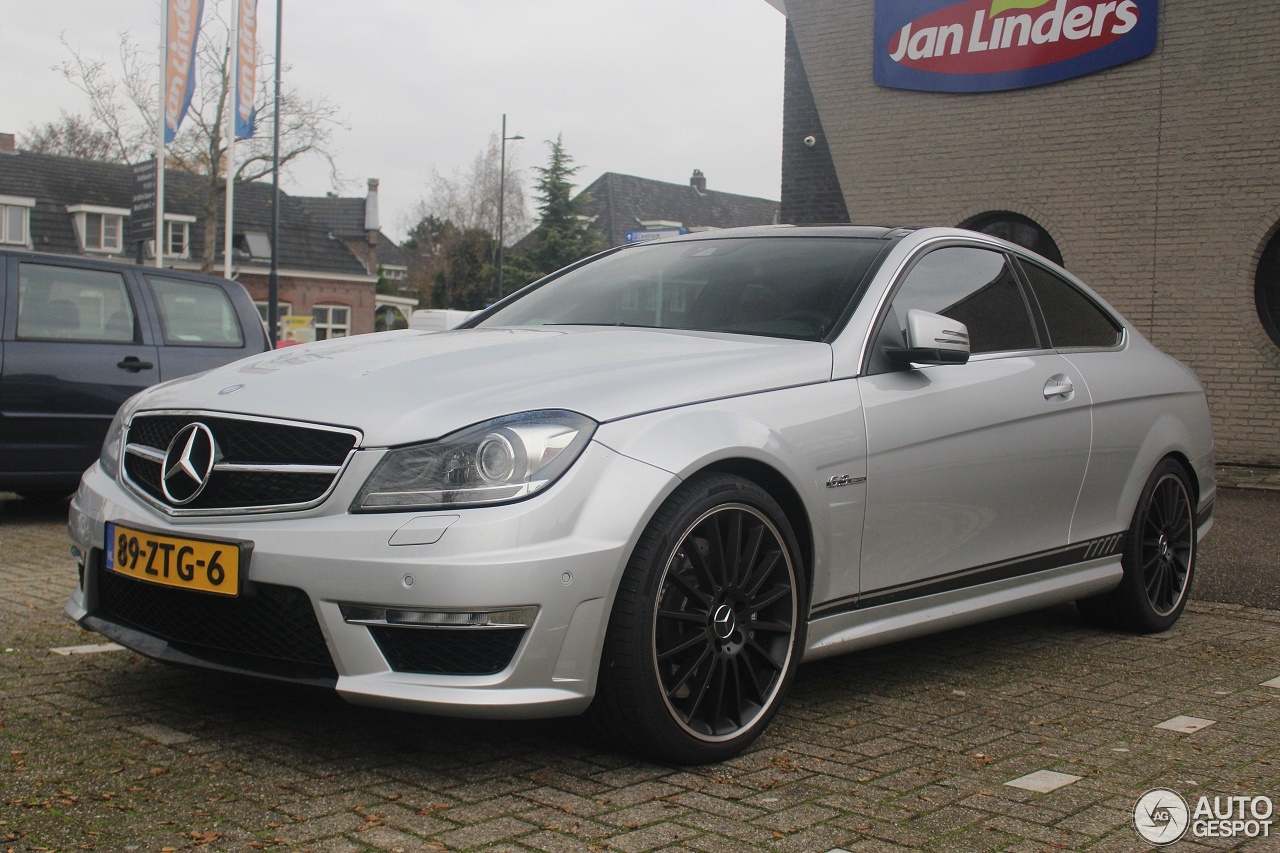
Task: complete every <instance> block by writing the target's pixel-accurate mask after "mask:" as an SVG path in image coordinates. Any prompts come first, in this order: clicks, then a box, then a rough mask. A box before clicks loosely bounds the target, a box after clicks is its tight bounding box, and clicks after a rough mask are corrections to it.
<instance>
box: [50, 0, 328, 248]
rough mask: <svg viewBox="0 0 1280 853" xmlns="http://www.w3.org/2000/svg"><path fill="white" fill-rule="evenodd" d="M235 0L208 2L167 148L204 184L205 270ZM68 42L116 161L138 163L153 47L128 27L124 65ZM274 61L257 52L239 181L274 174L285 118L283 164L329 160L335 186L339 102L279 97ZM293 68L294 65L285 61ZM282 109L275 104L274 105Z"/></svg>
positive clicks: (147, 143) (221, 186)
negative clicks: (250, 125)
mask: <svg viewBox="0 0 1280 853" xmlns="http://www.w3.org/2000/svg"><path fill="white" fill-rule="evenodd" d="M230 6H231V4H230V3H226V2H223V1H222V0H212V2H210V3H207V4H206V5H205V15H204V21H203V23H202V25H201V28H200V40H199V47H198V50H197V56H196V67H195V71H194V73H195V74H196V88H195V94H194V96H193V97H192V99H191V107H190V109H189V111H188V112H187V117H186V119H185V120H184V123H183V126H182V128H181V130H179V132H178V135H177V137H176V138H175V139H174V141H173V142H172V143H170V144H169V145H168V146H167V148H166V151H167V153H166V155H165V156H166V165H168V166H171V167H173V168H176V169H180V170H182V171H184V172H187V173H189V174H191V175H194V176H196V178H197V183H198V185H199V187H200V192H199V204H200V210H199V216H200V222H201V227H202V229H203V237H204V252H203V254H202V256H201V259H200V261H201V268H202V269H203V270H205V271H206V272H208V271H210V270H212V269H213V266H214V260H215V256H216V252H217V247H218V239H217V234H218V204H219V202H220V201H221V200H222V196H223V194H224V193H225V182H226V171H225V170H226V165H227V163H226V159H227V157H226V155H227V138H226V116H227V110H229V109H231V92H230V91H229V89H228V86H227V69H228V67H229V66H230V65H231V63H232V62H233V61H234V60H233V53H232V47H233V45H232V44H231V26H230V23H229V14H230ZM62 43H63V45H64V46H65V47H66V48H67V50H68V52H69V53H70V54H71V58H70V59H68V60H66V61H65V62H63V63H62V65H61V70H62V73H63V75H64V76H65V77H66V78H67V80H68V81H69V82H70V83H71V84H72V85H73V86H75V87H76V88H77V89H79V90H80V91H82V92H84V93H85V95H87V96H88V98H89V105H90V115H91V116H92V118H93V121H94V124H95V125H96V127H97V129H98V130H100V132H102V133H105V134H106V135H107V136H108V137H109V138H110V140H111V145H112V148H113V150H114V151H115V155H116V157H117V158H118V159H120V160H123V161H125V162H131V163H136V162H138V161H140V160H142V159H144V158H146V157H150V156H151V154H152V152H153V151H154V150H155V136H156V131H155V126H156V125H155V116H156V100H157V99H156V93H157V89H158V86H159V81H158V79H157V77H158V70H157V58H156V56H155V52H154V51H148V50H143V49H142V48H141V47H140V45H139V44H138V42H136V41H135V40H134V39H133V38H132V37H131V36H130V34H129V33H127V32H125V33H121V35H120V55H119V68H118V69H112V68H109V67H108V63H107V62H106V61H105V60H101V59H96V58H93V57H88V56H85V55H84V54H83V53H81V52H79V51H77V50H75V49H74V48H72V47H71V45H70V44H68V43H67V39H66V35H65V34H64V35H63V37H62ZM274 71H275V68H274V62H273V61H271V60H270V58H269V57H267V56H266V54H265V53H264V52H262V51H261V50H260V51H259V52H258V71H257V79H258V80H259V81H260V84H259V91H258V93H257V94H256V97H255V103H258V104H260V105H261V107H260V108H259V111H258V126H257V131H258V132H257V135H256V136H255V137H254V138H253V139H248V140H240V141H239V142H238V143H237V146H236V159H237V160H238V161H239V162H238V164H237V166H236V175H235V177H236V180H237V181H240V182H244V181H253V180H257V179H259V178H262V177H265V176H266V175H268V174H270V173H271V134H272V125H273V123H274V122H275V121H276V120H277V116H278V117H279V122H280V164H281V166H282V167H284V166H287V164H289V163H291V162H292V161H294V160H296V159H298V158H299V157H303V156H305V155H315V156H319V157H321V158H323V159H324V160H325V161H326V162H327V163H328V165H329V170H330V175H331V178H332V180H333V182H334V184H335V185H336V184H339V183H340V182H341V178H340V176H339V174H338V170H337V167H336V166H335V164H334V161H333V156H332V154H331V153H330V151H329V143H330V140H331V138H332V133H333V129H334V128H335V127H345V126H346V125H344V124H343V122H342V120H341V117H340V113H339V109H338V107H337V105H335V104H333V103H332V102H330V101H329V100H328V98H325V97H320V98H318V99H312V98H307V97H305V96H304V95H302V94H300V93H299V92H298V91H297V90H296V89H293V88H290V87H287V86H284V87H282V91H281V97H280V103H279V105H277V104H275V103H274V102H273V100H272V95H273V94H274V87H275V82H274ZM285 71H288V66H285ZM277 106H278V107H279V109H278V110H277V109H276V107H277Z"/></svg>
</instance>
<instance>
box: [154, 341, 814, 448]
mask: <svg viewBox="0 0 1280 853" xmlns="http://www.w3.org/2000/svg"><path fill="white" fill-rule="evenodd" d="M830 378H831V348H830V347H829V346H827V345H826V344H823V343H814V342H809V341H792V340H782V339H777V338H760V337H745V336H742V335H728V334H718V333H701V332H682V331H670V330H658V329H627V328H614V327H609V328H601V327H584V328H567V327H557V328H547V327H539V328H510V329H460V330H456V331H450V332H419V331H412V330H405V331H400V332H383V333H379V334H374V335H360V336H356V337H350V338H342V339H338V340H332V341H324V342H321V343H316V344H306V345H302V346H296V347H289V348H286V349H282V350H277V351H275V352H270V353H264V354H262V355H259V356H252V357H250V358H246V359H243V360H241V361H238V362H235V363H234V364H230V365H227V366H226V367H221V368H217V369H215V370H211V371H208V372H206V373H202V374H199V375H196V376H190V377H185V378H183V379H178V380H175V381H174V382H170V383H166V384H164V385H160V386H157V387H156V388H154V389H153V390H152V391H151V392H149V393H147V394H146V395H144V397H143V398H142V399H141V400H139V403H138V407H137V409H138V410H148V409H202V410H208V411H224V412H239V413H245V414H252V415H258V416H263V417H273V418H285V419H289V420H301V421H310V422H316V423H326V424H335V425H341V426H349V427H354V428H356V429H359V430H361V431H362V432H363V433H364V441H363V444H364V446H367V447H378V446H387V445H397V444H407V443H411V442H415V441H423V440H427V439H432V438H438V437H440V436H442V435H446V434H448V433H450V432H453V431H454V430H456V429H459V428H461V427H464V426H468V425H470V424H474V423H478V422H480V421H484V420H488V419H489V418H494V417H500V416H502V415H509V414H513V413H516V412H525V411H531V410H534V409H567V410H570V411H575V412H579V413H581V414H584V415H587V416H588V417H590V418H593V419H595V420H597V421H601V422H604V421H610V420H615V419H618V418H624V417H627V416H629V415H635V414H639V413H641V412H650V411H656V410H659V409H667V408H671V407H674V406H683V405H688V404H691V403H698V402H702V401H705V400H714V399H718V398H723V397H733V396H738V395H741V394H750V393H755V392H759V391H766V390H769V389H773V388H785V387H789V386H793V385H804V384H810V383H814V382H824V381H827V380H829V379H830Z"/></svg>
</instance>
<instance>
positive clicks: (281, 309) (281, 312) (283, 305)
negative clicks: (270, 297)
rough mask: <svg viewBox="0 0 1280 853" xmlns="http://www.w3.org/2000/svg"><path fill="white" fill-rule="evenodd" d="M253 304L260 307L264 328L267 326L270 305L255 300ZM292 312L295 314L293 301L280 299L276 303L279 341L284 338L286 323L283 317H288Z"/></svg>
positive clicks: (259, 313)
mask: <svg viewBox="0 0 1280 853" xmlns="http://www.w3.org/2000/svg"><path fill="white" fill-rule="evenodd" d="M253 304H254V307H256V308H257V309H258V316H259V317H261V318H262V328H264V329H265V328H267V309H268V308H269V307H270V306H269V305H268V304H267V303H266V302H257V301H255V302H254V303H253ZM291 314H293V303H292V302H283V301H280V302H277V303H276V340H277V341H282V340H284V323H283V321H282V320H281V318H282V317H287V316H289V315H291Z"/></svg>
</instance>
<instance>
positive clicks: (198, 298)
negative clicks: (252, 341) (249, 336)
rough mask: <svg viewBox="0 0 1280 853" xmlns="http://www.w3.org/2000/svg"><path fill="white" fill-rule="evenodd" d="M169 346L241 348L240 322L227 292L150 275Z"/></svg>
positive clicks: (151, 286) (242, 343)
mask: <svg viewBox="0 0 1280 853" xmlns="http://www.w3.org/2000/svg"><path fill="white" fill-rule="evenodd" d="M146 279H147V285H148V286H150V288H151V295H152V297H154V298H155V302H156V308H157V310H158V311H159V313H160V328H161V329H162V330H163V331H164V342H165V343H166V344H168V345H169V346H196V347H239V346H243V345H244V336H243V335H242V334H241V332H240V323H239V321H237V320H236V312H235V309H234V308H233V307H232V305H231V300H230V299H229V298H228V297H227V293H226V291H225V290H223V289H222V288H221V287H218V286H217V285H216V284H206V283H204V282H199V281H185V280H183V279H177V278H164V277H161V276H151V275H149V276H147V277H146Z"/></svg>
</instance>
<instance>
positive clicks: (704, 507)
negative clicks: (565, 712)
mask: <svg viewBox="0 0 1280 853" xmlns="http://www.w3.org/2000/svg"><path fill="white" fill-rule="evenodd" d="M807 601H808V598H807V591H806V586H805V576H804V571H803V569H802V567H801V565H800V560H799V548H798V547H797V545H796V539H795V534H794V533H793V532H792V529H791V525H790V524H789V523H788V521H787V517H786V515H785V514H784V513H783V512H782V509H781V508H780V507H779V506H778V504H777V502H776V501H774V500H773V498H771V497H770V496H769V495H768V494H767V493H766V492H765V491H764V490H762V489H761V488H760V487H759V486H757V485H756V484H754V483H752V482H750V481H749V480H745V479H743V478H741V477H735V476H731V475H728V474H705V475H699V476H696V477H693V478H691V479H690V480H689V481H687V482H686V483H684V484H683V485H681V486H680V487H679V488H678V489H677V490H676V491H675V492H674V493H673V494H672V495H671V497H669V498H668V499H667V500H666V502H665V503H663V505H662V506H661V507H660V508H659V510H658V512H657V513H655V515H654V517H653V519H652V520H651V521H650V522H649V525H648V527H646V528H645V531H644V533H643V534H642V535H641V537H640V541H639V542H638V543H637V545H636V548H635V551H634V552H633V553H632V556H631V560H630V562H629V563H628V564H627V568H626V571H625V572H624V573H623V577H622V582H621V584H620V585H619V588H618V595H617V597H616V599H615V601H614V606H613V612H612V615H611V617H610V620H609V630H608V634H607V636H606V638H605V647H604V654H603V656H602V660H601V667H600V681H599V685H598V689H597V695H596V700H595V702H594V704H593V706H592V710H593V713H594V714H595V716H596V718H597V719H598V721H599V722H600V724H601V725H602V727H603V728H604V729H605V730H606V731H607V732H608V733H609V734H610V735H611V736H612V737H613V738H614V739H615V740H617V741H619V742H621V743H622V744H623V745H624V746H626V747H628V748H630V749H631V750H633V751H635V752H638V753H640V754H642V755H645V756H647V757H649V758H653V759H656V760H658V761H664V762H670V763H674V764H704V763H709V762H714V761H723V760H725V759H727V758H731V757H733V756H734V755H737V754H738V753H740V752H741V751H742V750H743V749H745V748H746V747H747V746H748V745H750V744H751V742H752V741H754V740H755V739H756V738H757V737H758V736H759V735H760V733H761V732H762V731H764V729H765V728H766V727H767V726H768V724H769V721H770V720H772V719H773V716H774V714H776V713H777V710H778V706H779V705H780V704H781V702H782V698H783V695H784V694H785V692H786V688H787V686H788V684H789V683H790V682H791V678H792V677H793V675H794V674H795V670H796V667H797V666H798V665H799V662H800V657H801V655H802V653H803V650H804V637H805V615H806V612H807Z"/></svg>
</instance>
